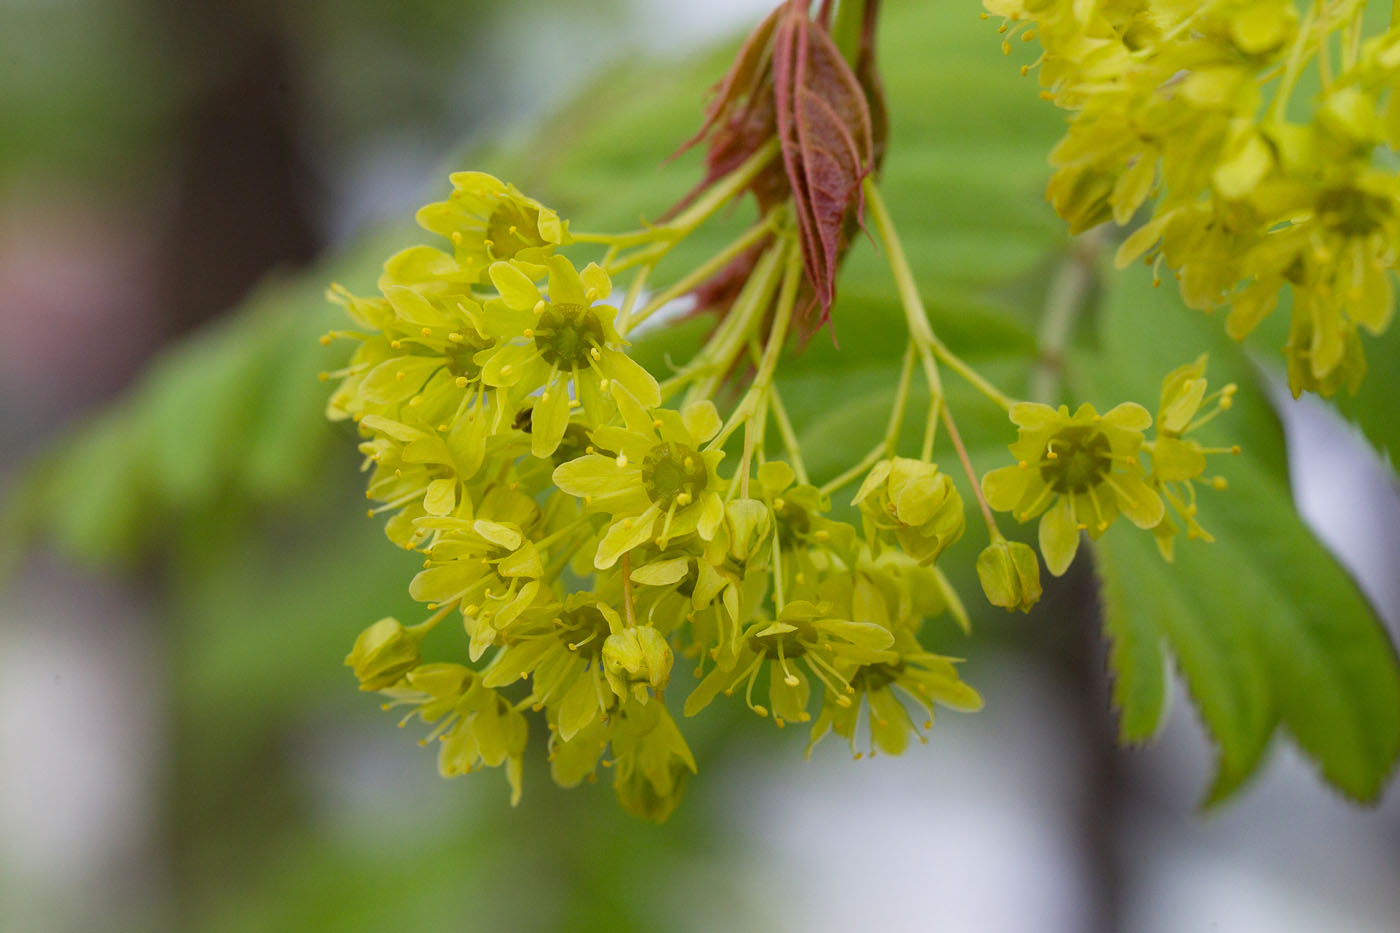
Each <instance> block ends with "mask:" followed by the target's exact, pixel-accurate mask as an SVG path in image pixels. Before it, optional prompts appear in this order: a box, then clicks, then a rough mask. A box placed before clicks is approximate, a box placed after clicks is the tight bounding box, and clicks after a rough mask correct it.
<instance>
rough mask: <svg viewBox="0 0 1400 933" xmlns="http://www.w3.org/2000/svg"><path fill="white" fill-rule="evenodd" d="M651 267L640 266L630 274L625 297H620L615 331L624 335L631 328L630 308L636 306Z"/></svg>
mask: <svg viewBox="0 0 1400 933" xmlns="http://www.w3.org/2000/svg"><path fill="white" fill-rule="evenodd" d="M651 269H652V267H651V266H642V268H640V269H638V270H637V274H636V275H634V276H632V284H631V285H629V286H628V288H627V297H625V298H623V299H622V307H621V308H620V309H619V310H618V312H617V331H618V333H620V334H623V335H624V336H625V335H626V334H627V332H628V331H629V330H631V329H632V324H631V319H632V309H633V308H635V307H636V306H637V300H638V299H639V298H640V297H641V295H642V289H643V288H645V287H646V284H647V277H648V276H650V275H651Z"/></svg>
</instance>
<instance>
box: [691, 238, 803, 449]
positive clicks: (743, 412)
mask: <svg viewBox="0 0 1400 933" xmlns="http://www.w3.org/2000/svg"><path fill="white" fill-rule="evenodd" d="M783 246H784V252H786V253H787V262H786V264H785V268H784V269H783V287H782V291H781V292H780V293H779V295H778V302H777V306H776V307H775V309H774V311H773V326H772V328H771V329H770V330H769V332H768V342H767V343H766V344H765V345H764V348H763V359H762V360H761V361H759V364H758V372H756V373H755V374H754V377H753V383H752V384H751V385H750V386H749V390H748V392H746V393H744V397H743V399H742V400H741V401H740V402H739V404H738V405H737V406H735V408H734V412H733V414H731V415H730V416H729V421H728V422H727V423H726V424H725V425H724V427H723V428H722V429H721V430H720V432H719V434H717V435H715V437H714V440H712V441H710V443H709V444H708V445H707V449H711V450H713V449H716V448H719V447H723V446H724V442H725V441H727V440H728V439H729V437H730V435H732V434H733V433H734V431H735V429H737V428H738V427H739V425H741V424H744V423H745V422H747V421H748V420H749V419H750V418H752V417H753V416H754V413H755V412H756V411H757V410H758V408H759V406H760V404H761V403H764V402H765V401H766V399H765V393H766V392H767V390H768V386H769V384H770V383H771V382H772V381H773V371H774V370H775V369H777V367H778V357H779V356H780V355H781V354H782V352H783V345H784V343H786V342H787V329H788V324H789V323H790V322H791V321H792V310H793V308H794V306H796V304H797V287H798V285H799V284H801V281H802V252H801V250H799V249H798V247H797V244H796V243H793V242H787V243H784V245H783ZM751 453H752V451H751V450H750V445H749V433H748V432H746V433H745V443H744V463H743V464H742V465H743V466H746V465H747V463H748V460H749V457H750V454H751Z"/></svg>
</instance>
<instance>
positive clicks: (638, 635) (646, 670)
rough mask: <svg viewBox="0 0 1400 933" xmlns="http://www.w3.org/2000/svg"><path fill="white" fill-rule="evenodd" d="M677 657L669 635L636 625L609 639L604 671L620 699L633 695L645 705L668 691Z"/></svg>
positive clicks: (604, 658)
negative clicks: (664, 691) (657, 695)
mask: <svg viewBox="0 0 1400 933" xmlns="http://www.w3.org/2000/svg"><path fill="white" fill-rule="evenodd" d="M674 660H675V655H674V653H673V652H672V651H671V646H670V644H668V643H667V641H666V636H665V635H662V634H661V633H660V632H659V631H657V630H656V629H655V628H653V627H652V626H650V625H634V626H631V627H629V628H625V629H623V630H622V631H620V632H615V633H614V634H612V635H609V636H608V640H607V642H606V643H604V645H603V672H604V673H605V674H606V676H607V678H608V684H609V685H610V686H611V687H612V689H613V692H614V693H616V694H617V695H618V696H626V695H627V694H628V693H631V694H632V696H633V697H635V698H636V700H637V702H638V703H642V704H645V703H646V702H647V699H648V698H649V696H650V695H651V694H652V693H657V694H659V693H660V692H661V691H662V690H665V689H666V684H667V683H668V682H669V681H670V679H671V662H672V661H674Z"/></svg>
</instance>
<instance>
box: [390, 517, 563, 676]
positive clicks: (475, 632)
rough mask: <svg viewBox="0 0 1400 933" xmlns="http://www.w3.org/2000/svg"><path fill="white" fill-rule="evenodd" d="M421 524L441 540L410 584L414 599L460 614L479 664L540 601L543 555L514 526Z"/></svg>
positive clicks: (509, 523)
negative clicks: (500, 637)
mask: <svg viewBox="0 0 1400 933" xmlns="http://www.w3.org/2000/svg"><path fill="white" fill-rule="evenodd" d="M521 498H522V499H523V498H524V497H521ZM521 511H522V512H523V511H524V509H523V508H522V509H521ZM515 517H521V516H520V515H519V514H518V513H517V514H516V516H515ZM420 524H422V525H426V526H427V527H428V528H430V529H432V530H433V531H434V532H436V539H435V540H434V541H433V543H432V544H431V545H429V546H428V547H427V548H426V549H425V550H426V551H427V553H428V560H426V561H425V562H424V565H425V569H424V570H422V571H420V572H419V573H418V575H417V576H415V577H414V578H413V580H412V582H411V583H410V584H409V587H408V591H409V594H410V595H411V596H412V597H413V598H414V599H417V600H420V601H423V602H431V603H433V604H434V605H440V606H448V605H451V606H457V607H459V608H460V609H461V612H462V618H463V622H464V623H465V626H466V631H467V635H468V636H469V637H470V639H471V644H470V646H469V653H470V656H471V659H472V660H473V661H475V660H477V659H478V658H480V657H481V655H482V654H483V653H484V652H485V651H486V649H487V648H489V647H490V646H491V645H492V644H494V643H495V642H496V640H497V637H498V634H499V632H500V631H501V630H502V629H504V628H506V627H507V626H509V625H510V624H511V623H512V622H513V621H514V620H515V619H517V618H518V617H519V616H520V614H521V613H523V612H524V611H525V610H526V609H528V608H530V606H531V605H532V604H533V603H534V601H535V599H536V597H537V596H539V595H540V592H541V588H540V577H542V576H543V575H544V567H543V565H542V564H541V562H540V556H539V551H538V550H537V549H536V548H535V545H534V543H533V542H531V541H530V540H529V539H528V538H527V537H526V536H525V533H524V532H523V531H522V530H521V528H522V526H521V524H518V523H516V522H513V521H489V520H487V519H483V518H478V519H474V520H467V519H460V518H425V519H421V520H420ZM525 527H529V519H527V520H526V523H525Z"/></svg>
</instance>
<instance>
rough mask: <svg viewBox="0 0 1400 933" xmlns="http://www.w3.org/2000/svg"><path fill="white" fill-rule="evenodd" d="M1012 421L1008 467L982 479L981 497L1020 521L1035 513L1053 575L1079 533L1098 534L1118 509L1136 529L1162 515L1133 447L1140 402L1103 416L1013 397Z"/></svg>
mask: <svg viewBox="0 0 1400 933" xmlns="http://www.w3.org/2000/svg"><path fill="white" fill-rule="evenodd" d="M1011 420H1012V421H1013V422H1014V423H1015V424H1016V425H1017V426H1018V427H1019V428H1020V431H1019V434H1018V437H1017V440H1016V443H1014V444H1012V445H1011V447H1010V449H1011V452H1012V453H1013V454H1015V455H1016V458H1017V463H1016V464H1015V465H1014V466H1007V467H1001V468H999V469H996V470H993V471H991V472H990V473H988V474H987V475H986V476H984V477H983V478H982V490H983V492H984V493H985V494H986V497H987V502H988V503H989V504H990V505H991V507H992V508H994V509H996V510H997V511H999V512H1011V513H1012V514H1013V515H1015V517H1016V519H1017V521H1021V522H1025V521H1029V520H1031V519H1032V518H1035V517H1036V516H1037V515H1041V516H1043V517H1042V518H1041V520H1040V552H1041V553H1042V554H1043V555H1044V556H1045V565H1046V567H1047V568H1048V569H1049V570H1050V572H1051V573H1052V574H1054V575H1055V576H1060V575H1061V574H1063V573H1064V572H1065V571H1066V570H1067V569H1068V568H1069V565H1070V562H1071V561H1073V560H1074V555H1075V552H1076V551H1078V549H1079V532H1080V531H1088V532H1089V535H1090V537H1093V538H1097V537H1098V536H1099V535H1101V534H1103V533H1104V531H1106V530H1107V529H1108V526H1109V525H1110V524H1112V523H1113V520H1114V519H1115V518H1117V517H1118V516H1119V515H1120V514H1122V515H1124V516H1126V517H1127V519H1128V520H1129V521H1131V522H1132V523H1133V524H1135V525H1137V526H1138V527H1140V528H1152V527H1154V526H1156V524H1157V523H1158V522H1160V521H1161V520H1162V512H1163V505H1162V499H1161V497H1160V496H1158V495H1157V493H1156V491H1155V490H1153V489H1152V487H1151V486H1149V485H1148V484H1147V482H1146V478H1145V477H1146V473H1145V470H1144V469H1143V466H1142V463H1141V462H1140V461H1139V460H1138V457H1137V454H1138V450H1139V448H1141V447H1142V443H1143V432H1144V431H1145V430H1147V428H1149V427H1150V426H1151V425H1152V416H1151V415H1150V414H1148V412H1147V409H1145V408H1143V407H1142V406H1141V405H1137V404H1135V403H1132V402H1124V403H1123V404H1121V405H1118V406H1117V407H1116V408H1114V409H1112V410H1111V411H1109V412H1107V413H1106V414H1104V415H1099V414H1098V412H1096V411H1095V410H1094V408H1093V406H1092V405H1087V404H1086V405H1081V406H1080V408H1079V410H1078V411H1076V412H1075V413H1074V414H1073V415H1071V414H1070V413H1069V408H1068V407H1067V406H1064V405H1061V406H1060V408H1059V409H1058V410H1056V409H1054V408H1051V407H1050V406H1048V405H1039V404H1036V403H1032V402H1018V403H1017V404H1015V405H1013V406H1012V407H1011Z"/></svg>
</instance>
